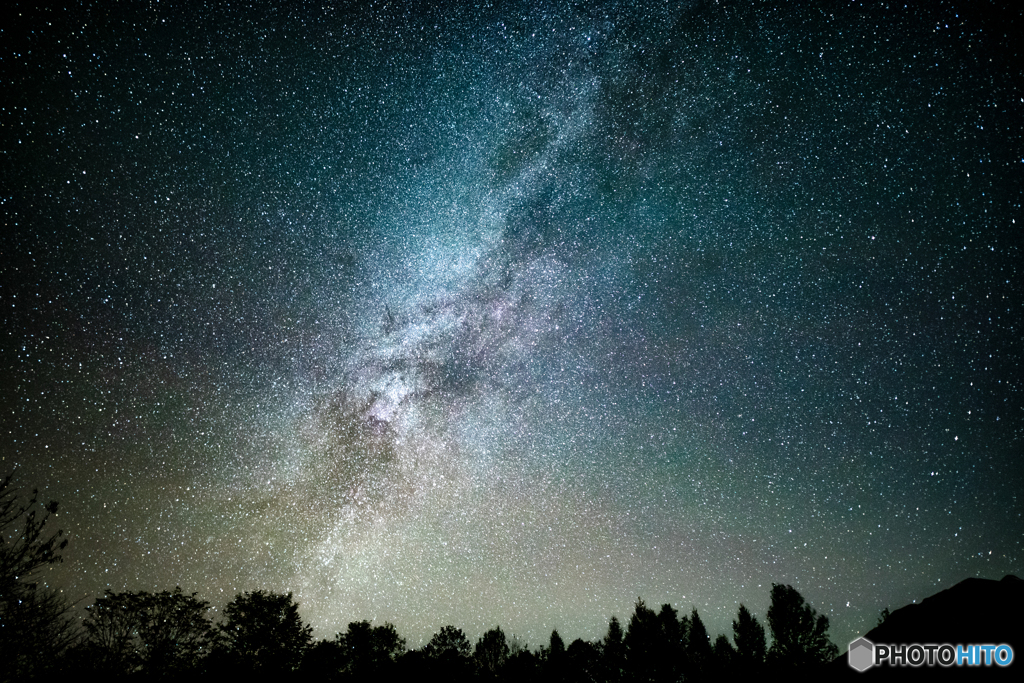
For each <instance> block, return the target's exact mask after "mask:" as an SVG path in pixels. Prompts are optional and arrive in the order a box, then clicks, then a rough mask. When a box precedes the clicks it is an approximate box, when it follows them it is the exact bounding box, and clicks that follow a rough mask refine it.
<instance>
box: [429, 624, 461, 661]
mask: <svg viewBox="0 0 1024 683" xmlns="http://www.w3.org/2000/svg"><path fill="white" fill-rule="evenodd" d="M424 651H425V652H426V655H427V656H428V657H433V658H434V659H444V658H447V657H465V658H468V657H469V656H470V653H471V652H472V651H473V647H472V645H470V643H469V638H467V637H466V634H465V633H463V632H462V629H461V628H455V627H454V626H443V627H442V628H441V630H440V631H438V632H437V633H435V634H434V636H433V637H432V638H431V639H430V642H429V643H427V647H426V648H425V650H424Z"/></svg>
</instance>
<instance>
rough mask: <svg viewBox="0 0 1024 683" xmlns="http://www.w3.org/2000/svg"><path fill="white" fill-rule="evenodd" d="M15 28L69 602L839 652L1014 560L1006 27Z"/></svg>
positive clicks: (34, 464) (44, 482)
mask: <svg viewBox="0 0 1024 683" xmlns="http://www.w3.org/2000/svg"><path fill="white" fill-rule="evenodd" d="M649 4H650V3H641V4H640V5H634V4H631V3H599V4H593V5H590V6H583V5H581V6H566V5H562V4H546V3H534V4H523V5H518V6H511V5H509V6H501V7H489V6H488V7H483V8H480V7H476V8H468V7H467V8H458V7H447V8H444V9H443V10H437V11H432V10H429V9H422V8H417V9H416V10H415V11H412V10H409V11H406V10H405V9H403V8H402V7H401V6H399V7H394V6H391V5H381V6H379V7H376V6H373V7H365V6H363V5H365V3H356V4H354V5H353V6H352V7H350V8H348V9H345V8H341V7H337V6H335V7H331V8H327V7H318V6H313V5H310V6H308V7H305V8H302V9H287V10H285V9H280V8H273V7H270V6H263V5H260V6H253V7H250V8H246V9H236V8H230V9H226V8H221V7H219V6H217V4H216V3H213V4H211V6H208V7H198V8H197V6H196V3H186V4H181V5H177V4H175V3H154V4H152V5H145V6H144V5H143V4H141V3H140V4H138V5H137V6H135V7H133V8H131V9H130V10H129V9H125V8H118V9H117V10H111V9H109V8H108V7H107V6H105V5H102V4H97V5H89V4H82V5H78V6H75V7H73V8H71V9H59V10H56V9H55V10H36V9H23V10H22V14H21V15H20V18H19V19H18V21H17V22H15V23H14V24H13V25H11V26H9V27H5V29H4V32H3V35H4V41H3V42H4V48H3V51H2V54H0V63H2V73H3V81H4V83H5V86H6V87H5V89H6V90H7V93H6V94H5V98H4V100H5V104H4V106H3V109H2V111H0V114H2V125H0V131H2V140H3V152H4V154H3V171H2V173H0V178H2V180H0V183H2V188H3V193H2V195H3V197H2V212H3V218H4V223H5V225H6V230H5V233H6V237H7V239H6V243H5V244H4V246H3V259H2V261H0V272H2V280H0V285H2V289H0V296H2V297H3V332H4V335H3V338H2V342H0V343H2V355H3V368H4V375H3V376H4V381H3V391H2V394H0V395H2V399H3V406H2V408H3V416H4V417H3V430H2V436H3V441H2V451H0V464H2V465H3V469H4V470H5V471H10V470H12V469H14V468H17V471H18V477H19V480H20V481H21V482H22V484H23V485H24V486H26V487H38V488H40V489H41V491H42V492H43V495H44V496H48V497H49V498H53V499H56V500H59V501H60V502H61V510H62V512H61V515H60V521H61V524H62V525H63V526H64V528H66V529H67V530H68V532H69V533H70V539H71V541H70V544H69V546H68V548H67V551H66V553H65V562H64V564H62V565H60V566H57V567H55V568H54V569H53V570H52V572H51V573H50V574H49V575H48V576H47V577H46V581H47V582H48V583H49V584H50V585H52V586H54V587H58V588H61V589H63V590H64V591H65V592H66V593H67V594H68V595H70V596H71V597H72V598H73V599H75V600H78V599H82V600H83V602H87V601H88V600H89V599H90V597H91V596H95V595H97V594H100V593H101V592H102V591H103V590H105V589H110V590H115V591H120V590H164V589H170V588H173V587H174V586H175V585H181V586H182V587H183V589H185V590H187V591H190V592H191V591H197V592H198V593H199V594H200V595H201V596H202V597H204V598H206V599H209V600H210V601H211V602H212V603H213V604H214V605H216V606H218V607H222V606H223V605H224V604H225V603H226V602H227V601H228V600H230V599H231V597H233V596H234V595H235V594H236V593H237V592H239V591H243V590H255V589H257V588H267V589H273V590H278V591H282V592H287V591H291V592H294V594H295V596H296V598H297V599H298V600H299V602H300V603H301V605H302V613H303V615H304V618H305V619H306V620H307V621H309V622H310V623H312V624H313V626H314V627H315V629H316V633H317V635H319V636H329V635H333V634H334V633H335V632H337V631H339V630H344V627H345V625H347V623H348V622H350V621H356V620H362V619H369V620H373V621H376V622H378V623H380V622H383V621H385V620H387V621H391V622H393V623H394V624H396V626H397V627H398V630H399V632H400V633H401V634H402V635H404V636H406V637H407V638H408V639H409V642H410V645H412V646H415V645H418V644H419V643H420V642H422V641H423V640H424V639H426V638H429V636H430V635H431V634H432V633H433V632H435V631H437V630H438V629H439V628H440V627H441V626H443V625H445V624H448V623H451V624H455V625H457V626H460V627H462V628H464V629H465V630H466V631H467V633H469V634H470V636H471V637H473V638H475V637H477V636H478V635H479V634H480V633H482V632H483V631H484V630H485V629H487V628H490V627H492V626H494V625H495V624H501V625H502V626H503V627H504V628H505V630H506V631H507V632H514V633H516V634H518V635H520V636H521V637H522V638H524V639H525V640H526V641H527V642H528V643H530V644H531V645H539V644H541V642H542V641H543V640H544V639H545V638H546V634H547V633H549V632H550V630H551V629H552V628H557V629H558V630H559V631H560V632H561V633H562V634H563V635H564V636H566V637H569V638H570V639H572V638H576V637H584V638H594V637H597V636H599V635H602V634H603V631H604V629H605V627H606V625H607V621H608V619H609V617H611V616H612V615H613V614H614V615H617V616H619V618H620V619H622V618H626V617H628V616H629V614H630V613H631V610H632V605H633V603H634V602H635V601H636V599H637V597H641V598H643V599H644V600H645V601H647V602H648V604H654V605H659V604H661V603H664V602H670V603H673V604H674V605H675V606H676V607H677V608H679V609H682V610H688V609H689V608H690V607H691V606H696V607H697V608H698V610H700V613H701V615H702V617H703V618H704V620H705V621H706V622H707V623H708V625H709V630H710V631H712V633H717V632H728V631H729V630H730V628H731V627H730V621H731V620H732V619H733V618H735V614H736V610H737V607H738V605H739V603H741V602H742V603H744V604H746V605H747V606H748V607H750V608H751V609H752V611H754V613H755V614H758V615H759V616H761V617H762V619H763V616H764V613H765V609H766V607H767V603H768V593H769V589H770V587H771V584H772V583H773V582H779V583H787V584H792V585H793V586H794V587H796V588H797V589H798V590H799V591H801V593H802V594H803V595H804V596H805V597H806V598H807V599H808V600H810V602H811V603H812V604H813V605H814V606H815V607H816V608H817V609H818V610H819V611H821V612H823V613H825V614H827V615H828V616H829V618H830V619H831V621H832V637H833V640H835V641H836V642H837V643H839V644H840V645H843V644H845V643H846V642H847V641H848V640H850V639H852V638H853V637H854V636H855V634H857V633H859V632H863V631H864V630H866V629H867V628H870V627H871V626H873V625H874V624H875V621H876V617H877V615H878V613H879V611H880V610H881V609H882V608H883V607H887V606H888V607H891V608H896V607H898V606H901V605H903V604H905V603H907V602H909V601H911V600H914V599H920V598H922V597H925V596H927V595H930V594H932V593H934V592H936V591H937V590H941V589H942V588H945V587H948V586H950V585H952V584H953V583H955V582H956V581H959V580H961V579H963V578H966V577H968V576H983V577H987V578H1001V577H1002V576H1003V575H1005V574H1007V573H1016V574H1018V575H1021V573H1022V572H1024V564H1022V563H1024V559H1022V555H1021V541H1022V533H1021V529H1022V528H1024V524H1022V519H1021V514H1022V512H1024V510H1022V505H1021V501H1020V495H1021V493H1022V491H1024V486H1022V485H1024V478H1022V476H1021V468H1020V466H1019V457H1020V455H1021V453H1022V441H1021V428H1022V419H1024V416H1022V408H1024V405H1022V400H1021V392H1020V360H1021V359H1020V353H1021V343H1020V337H1021V307H1020V294H1019V292H1020V291H1022V282H1021V271H1020V263H1021V253H1020V248H1019V247H1020V242H1021V240H1020V239H1019V238H1018V236H1017V235H1018V230H1019V228H1018V227H1017V224H1016V218H1018V217H1020V218H1022V219H1024V216H1021V215H1020V213H1021V208H1020V206H1021V191H1022V189H1021V188H1024V173H1022V171H1024V158H1022V157H1021V149H1022V146H1021V126H1020V123H1021V121H1022V120H1024V117H1022V113H1024V90H1022V79H1021V76H1020V72H1019V68H1018V67H1016V66H1013V65H1014V64H1019V63H1020V62H1019V61H1016V60H1017V58H1014V57H1013V54H1014V53H1013V51H1014V50H1016V49H1018V48H1017V47H1015V46H1014V44H1013V43H1014V40H1013V36H1015V35H1016V34H1017V33H1019V30H1018V29H1015V28H1014V26H1015V23H1014V22H1017V23H1019V21H1020V19H1019V16H1017V15H1015V14H1013V13H1011V12H1003V13H1002V14H1001V15H1000V13H998V12H996V11H994V10H992V9H991V8H990V9H989V10H988V11H989V12H990V14H986V15H982V14H977V13H975V12H974V11H972V12H965V10H964V9H962V8H961V9H957V8H952V9H948V8H939V9H934V10H924V9H905V8H904V9H893V8H891V7H888V6H887V5H882V4H869V5H866V6H850V7H845V8H843V9H842V10H836V9H834V8H832V7H829V8H828V9H826V10H822V9H817V8H808V7H804V6H803V5H801V6H797V7H790V8H786V9H778V8H772V7H761V8H749V7H746V6H743V7H736V6H732V5H728V4H727V6H724V7H723V6H721V5H719V4H710V3H708V4H705V3H695V4H693V5H690V6H678V5H676V4H675V3H671V4H666V5H663V6H658V7H653V8H652V7H648V6H647V5H649Z"/></svg>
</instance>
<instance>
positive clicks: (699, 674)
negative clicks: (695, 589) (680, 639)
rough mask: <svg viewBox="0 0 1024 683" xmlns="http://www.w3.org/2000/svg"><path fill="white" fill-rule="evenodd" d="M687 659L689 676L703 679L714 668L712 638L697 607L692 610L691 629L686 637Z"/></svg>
mask: <svg viewBox="0 0 1024 683" xmlns="http://www.w3.org/2000/svg"><path fill="white" fill-rule="evenodd" d="M686 660H687V671H688V672H689V678H690V679H691V680H692V679H698V680H699V679H703V678H706V677H707V676H708V674H710V673H712V671H713V670H714V653H713V652H712V650H711V638H710V636H708V630H707V628H706V627H705V626H704V622H703V621H702V620H701V618H700V615H699V614H697V608H696V607H694V608H693V610H692V611H691V612H690V629H689V633H687V638H686Z"/></svg>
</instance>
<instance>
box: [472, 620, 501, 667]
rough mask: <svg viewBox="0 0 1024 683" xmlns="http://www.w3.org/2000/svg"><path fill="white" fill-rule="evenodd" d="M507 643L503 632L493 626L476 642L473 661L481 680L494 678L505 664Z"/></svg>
mask: <svg viewBox="0 0 1024 683" xmlns="http://www.w3.org/2000/svg"><path fill="white" fill-rule="evenodd" d="M508 655H509V649H508V641H507V640H506V639H505V632H504V631H502V630H501V628H500V627H498V626H495V627H494V628H492V629H491V630H490V631H487V632H486V633H484V634H483V636H481V638H480V640H478V641H476V649H475V650H474V651H473V659H474V660H476V665H477V669H478V670H479V671H480V675H481V676H482V677H483V678H496V677H497V676H498V674H499V673H500V671H501V669H502V667H503V666H505V662H506V661H508Z"/></svg>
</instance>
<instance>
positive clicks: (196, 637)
mask: <svg viewBox="0 0 1024 683" xmlns="http://www.w3.org/2000/svg"><path fill="white" fill-rule="evenodd" d="M10 484H11V476H8V477H6V478H5V479H4V481H3V482H2V484H0V532H2V543H3V545H2V546H0V680H10V681H22V680H33V679H38V678H43V677H51V676H52V675H55V674H59V673H74V674H76V675H82V674H87V675H91V676H92V677H94V678H97V679H107V680H127V679H140V680H141V679H146V680H186V679H188V680H196V679H209V680H222V679H224V678H225V677H229V676H243V677H245V678H247V679H250V680H252V679H257V680H261V679H266V680H271V679H273V680H289V679H290V680H318V681H362V680H379V679H384V680H388V679H392V678H394V679H398V678H403V679H416V680H420V679H424V678H426V679H437V680H445V681H453V682H455V683H458V682H466V683H468V682H470V681H522V680H526V681H531V680H536V681H541V682H543V681H565V682H570V683H572V682H576V681H579V682H580V683H583V682H584V681H586V682H599V683H626V682H631V681H644V682H657V683H662V682H665V683H669V682H673V683H674V682H678V681H686V682H689V681H708V680H714V679H715V678H717V677H721V676H730V677H732V676H749V675H757V674H759V673H767V672H770V671H788V672H792V671H793V670H796V669H804V670H806V669H808V668H811V667H817V666H820V665H822V664H825V663H827V662H829V661H831V660H832V659H834V658H835V657H836V655H837V654H838V649H837V648H836V646H835V645H833V644H832V642H831V641H830V640H829V638H828V619H827V618H826V617H825V616H824V615H818V614H816V612H815V611H814V609H812V608H811V606H810V605H809V604H807V602H806V601H805V600H804V599H803V597H802V596H801V595H800V593H799V592H797V591H796V590H795V589H794V588H793V587H792V586H788V585H782V584H773V585H772V589H771V596H770V597H771V605H770V606H769V608H768V612H767V615H766V622H767V626H768V630H769V632H770V633H771V644H770V646H769V641H768V639H767V638H766V631H765V626H764V625H763V624H762V623H761V622H760V621H759V620H758V618H757V617H756V616H754V615H753V614H752V613H751V612H750V611H749V610H747V608H746V607H744V606H743V605H740V608H739V612H738V613H737V615H736V619H735V620H734V621H733V622H732V640H731V641H730V639H729V638H728V636H726V635H725V634H719V635H718V636H717V638H715V639H714V640H712V639H711V637H710V635H709V634H708V631H707V629H706V628H705V626H704V623H703V621H702V620H701V618H700V615H699V614H698V612H697V610H696V608H694V609H692V610H691V611H690V613H689V614H683V615H679V614H678V613H677V611H676V610H675V609H674V608H673V607H672V606H671V605H668V604H665V605H662V606H661V608H660V609H659V610H657V611H655V610H654V609H652V608H650V607H648V606H647V605H646V604H645V603H644V602H643V600H639V599H638V600H637V602H636V605H635V607H634V609H633V614H632V615H631V616H630V618H629V621H628V623H627V624H625V626H623V624H622V623H621V622H620V621H619V620H618V619H617V618H616V617H611V620H610V621H609V623H608V630H607V633H606V634H605V635H604V637H603V638H601V639H599V640H596V641H585V640H582V639H577V640H574V641H572V642H571V643H570V644H569V645H568V646H566V645H565V642H564V640H563V639H562V637H561V636H560V635H559V633H558V631H552V632H551V636H550V638H549V639H548V642H547V644H545V645H542V646H540V647H539V648H537V649H535V650H531V649H530V648H529V647H528V646H527V644H525V643H523V642H521V641H520V640H519V639H517V638H515V637H514V636H512V637H509V636H507V635H506V634H505V632H504V631H503V630H502V629H501V628H500V627H497V626H496V627H495V628H493V629H490V630H489V631H487V632H486V633H484V634H483V635H482V636H481V637H480V638H479V639H478V640H477V641H476V643H475V644H473V643H472V642H471V641H470V640H469V638H468V637H467V636H466V634H465V633H464V632H463V631H462V630H461V629H460V628H458V627H456V626H453V625H448V626H444V627H443V628H441V629H440V630H439V631H438V632H437V633H435V634H434V635H433V637H432V638H431V639H430V641H429V642H428V643H427V644H426V646H424V647H423V648H420V649H413V650H410V649H408V648H407V647H406V641H405V639H404V638H402V637H401V636H400V635H399V633H398V631H397V630H396V629H395V627H394V625H392V624H390V623H385V624H383V625H378V626H373V625H372V624H370V623H369V622H367V621H355V622H352V623H350V624H349V625H348V628H347V629H346V630H345V631H344V632H341V633H338V634H337V635H335V636H334V637H333V638H329V639H322V640H318V641H314V640H313V637H312V628H311V627H310V626H309V625H307V624H304V623H303V621H302V619H301V617H300V616H299V611H298V607H299V605H298V604H297V603H296V602H295V600H294V599H293V597H292V594H291V593H289V594H287V595H283V594H278V593H274V592H267V591H254V592H244V593H241V594H239V595H237V596H235V598H234V599H233V600H232V601H231V602H229V603H228V604H227V606H226V607H225V608H224V610H223V615H222V618H221V619H220V621H219V622H217V623H215V622H214V621H213V620H212V619H211V617H210V603H209V602H207V601H205V600H201V599H199V598H197V597H196V594H195V593H193V594H191V595H190V594H186V593H183V592H182V591H181V589H180V588H176V589H175V590H174V591H164V592H161V593H148V592H145V591H141V592H124V593H113V592H110V591H107V592H106V594H105V595H103V596H101V597H99V598H97V599H96V601H95V603H93V604H92V605H89V606H87V607H86V608H85V611H86V615H85V618H84V619H83V620H82V621H81V623H80V625H79V622H78V620H77V619H75V618H74V614H73V613H72V608H71V606H70V605H69V604H68V603H67V602H66V601H64V600H63V599H62V598H61V597H60V596H59V594H57V593H55V592H53V591H50V590H46V589H44V588H41V587H39V586H38V585H37V584H36V583H34V582H33V580H32V579H33V576H35V575H36V573H37V572H38V570H39V569H41V568H42V567H44V566H46V565H48V564H52V563H54V562H59V561H60V551H61V550H62V549H63V548H64V547H65V545H66V541H62V540H61V537H62V534H61V532H60V531H57V532H55V533H49V531H48V529H47V526H48V524H49V522H50V518H51V515H54V514H56V511H57V505H56V503H50V504H49V505H46V506H40V505H39V503H38V499H37V494H33V495H32V496H30V497H27V498H26V497H25V496H21V495H19V493H18V492H17V491H16V490H14V489H13V488H12V487H11V485H10ZM40 513H41V514H40Z"/></svg>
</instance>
